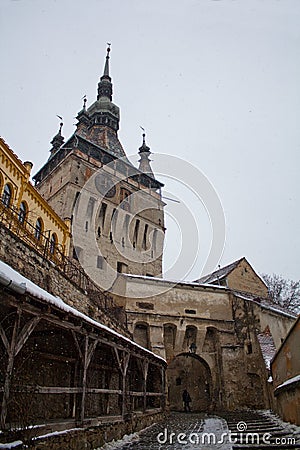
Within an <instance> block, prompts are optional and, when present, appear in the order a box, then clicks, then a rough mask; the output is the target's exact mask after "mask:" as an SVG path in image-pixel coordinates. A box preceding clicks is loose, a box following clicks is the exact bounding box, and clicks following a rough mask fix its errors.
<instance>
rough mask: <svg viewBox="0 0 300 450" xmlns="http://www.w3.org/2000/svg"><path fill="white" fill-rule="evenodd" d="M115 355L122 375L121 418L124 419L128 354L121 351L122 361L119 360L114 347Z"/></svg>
mask: <svg viewBox="0 0 300 450" xmlns="http://www.w3.org/2000/svg"><path fill="white" fill-rule="evenodd" d="M114 351H115V355H116V358H117V361H118V365H119V369H120V372H121V374H122V417H123V419H124V418H125V416H126V414H127V411H126V409H127V408H126V404H127V389H126V378H127V369H128V365H129V359H130V354H129V353H128V352H125V351H123V359H122V360H121V359H120V355H119V352H118V349H117V348H116V347H114Z"/></svg>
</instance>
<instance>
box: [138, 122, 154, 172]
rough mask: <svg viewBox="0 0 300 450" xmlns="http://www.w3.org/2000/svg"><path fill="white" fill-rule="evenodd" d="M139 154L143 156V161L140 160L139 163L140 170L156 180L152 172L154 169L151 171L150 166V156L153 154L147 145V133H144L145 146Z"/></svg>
mask: <svg viewBox="0 0 300 450" xmlns="http://www.w3.org/2000/svg"><path fill="white" fill-rule="evenodd" d="M141 128H142V127H141ZM142 129H143V128H142ZM143 130H144V129H143ZM139 154H140V156H141V159H140V160H139V163H140V165H139V170H140V171H141V172H144V173H145V174H147V175H149V176H150V177H152V178H154V174H153V172H152V169H151V166H150V159H149V156H150V155H151V152H150V148H149V147H148V146H147V145H146V134H145V132H144V133H143V144H142V146H141V147H140V148H139Z"/></svg>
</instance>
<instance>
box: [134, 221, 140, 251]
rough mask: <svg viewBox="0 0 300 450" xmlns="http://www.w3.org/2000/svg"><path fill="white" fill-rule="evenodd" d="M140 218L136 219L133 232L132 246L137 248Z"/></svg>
mask: <svg viewBox="0 0 300 450" xmlns="http://www.w3.org/2000/svg"><path fill="white" fill-rule="evenodd" d="M139 229H140V220H139V219H136V221H135V227H134V233H133V248H137V244H138V238H139Z"/></svg>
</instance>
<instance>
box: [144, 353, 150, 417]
mask: <svg viewBox="0 0 300 450" xmlns="http://www.w3.org/2000/svg"><path fill="white" fill-rule="evenodd" d="M148 368H149V362H148V361H147V360H146V361H143V390H144V393H143V412H145V411H146V409H147V378H148Z"/></svg>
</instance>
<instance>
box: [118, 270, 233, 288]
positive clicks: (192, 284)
mask: <svg viewBox="0 0 300 450" xmlns="http://www.w3.org/2000/svg"><path fill="white" fill-rule="evenodd" d="M122 276H124V277H125V278H133V279H136V280H147V281H154V282H159V283H164V284H172V285H174V286H190V287H197V288H199V287H203V288H209V289H214V290H215V289H220V290H228V288H227V287H226V286H217V285H211V284H208V283H198V282H196V281H185V280H170V279H166V278H159V277H152V276H148V275H135V274H131V273H130V274H128V273H122Z"/></svg>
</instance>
